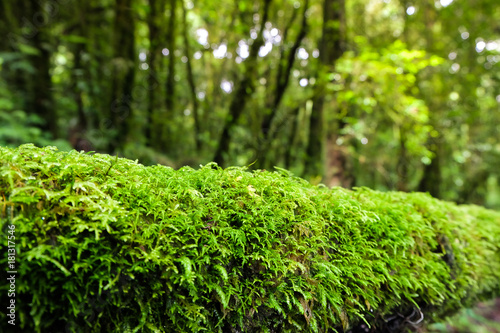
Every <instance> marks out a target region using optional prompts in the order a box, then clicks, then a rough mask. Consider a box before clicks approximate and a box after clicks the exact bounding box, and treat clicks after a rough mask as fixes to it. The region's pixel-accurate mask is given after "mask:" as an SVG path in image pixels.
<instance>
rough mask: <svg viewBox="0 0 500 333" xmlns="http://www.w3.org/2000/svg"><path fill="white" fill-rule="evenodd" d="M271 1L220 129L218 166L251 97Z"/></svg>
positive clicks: (266, 0) (227, 150) (225, 153)
mask: <svg viewBox="0 0 500 333" xmlns="http://www.w3.org/2000/svg"><path fill="white" fill-rule="evenodd" d="M270 4H271V0H264V13H263V15H262V21H261V23H260V30H259V35H258V37H257V39H256V40H255V41H254V42H253V44H252V46H251V48H250V55H249V56H248V58H247V59H246V60H245V64H246V66H245V73H244V75H243V79H242V80H241V81H240V83H239V85H238V88H237V89H236V91H235V92H234V95H233V99H232V101H231V104H230V106H229V114H228V117H227V119H226V122H225V124H224V128H223V129H222V134H221V136H220V139H219V144H218V146H217V150H216V152H215V155H214V161H215V162H216V163H217V164H219V165H220V166H225V164H226V160H227V155H228V153H229V142H230V139H231V136H230V131H231V129H232V128H233V126H234V125H235V124H236V123H237V122H238V120H239V118H240V116H241V115H242V113H243V111H244V109H245V105H246V103H247V101H248V99H249V98H250V96H252V94H253V92H254V90H255V76H256V74H257V57H258V54H259V49H260V47H261V46H262V45H263V44H264V40H263V37H262V33H263V31H264V25H265V24H266V21H267V18H268V16H269V5H270Z"/></svg>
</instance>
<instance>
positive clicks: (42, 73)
mask: <svg viewBox="0 0 500 333" xmlns="http://www.w3.org/2000/svg"><path fill="white" fill-rule="evenodd" d="M46 19H47V20H48V18H46ZM47 28H48V27H47V26H42V27H39V28H37V30H36V31H35V32H34V36H33V46H34V47H35V48H36V49H38V51H39V52H40V53H39V54H38V55H35V56H33V57H32V60H31V61H32V64H33V67H34V68H35V71H36V73H35V75H34V77H33V82H32V84H33V85H32V88H33V96H34V100H33V109H32V110H28V112H33V113H36V114H37V115H39V116H40V118H42V119H43V121H44V123H43V124H42V126H41V129H42V131H44V132H48V133H50V134H51V135H52V138H54V139H55V138H57V137H58V128H57V114H56V108H55V107H54V100H53V96H52V77H51V75H50V66H51V65H50V58H51V55H52V53H51V49H52V47H53V46H52V45H51V43H50V41H49V40H48V34H46V31H45V30H46V29H47Z"/></svg>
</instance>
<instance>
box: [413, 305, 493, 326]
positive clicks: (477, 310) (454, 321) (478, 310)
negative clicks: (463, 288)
mask: <svg viewBox="0 0 500 333" xmlns="http://www.w3.org/2000/svg"><path fill="white" fill-rule="evenodd" d="M438 332H453V333H500V298H497V299H495V300H491V301H488V302H482V303H479V304H478V305H477V306H476V307H474V308H472V309H464V310H462V311H460V312H459V313H458V314H456V315H455V316H453V317H450V318H448V320H447V321H446V322H443V323H437V324H432V325H429V326H428V327H427V328H426V329H424V330H423V331H421V333H438Z"/></svg>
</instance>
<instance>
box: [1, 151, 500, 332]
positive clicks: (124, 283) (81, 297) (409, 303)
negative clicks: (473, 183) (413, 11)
mask: <svg viewBox="0 0 500 333" xmlns="http://www.w3.org/2000/svg"><path fill="white" fill-rule="evenodd" d="M0 175H1V176H0V200H1V201H0V214H1V217H2V230H3V231H4V232H5V230H6V228H7V226H8V225H9V224H14V225H15V226H16V234H15V236H16V251H17V270H18V273H19V277H20V278H19V279H18V280H17V281H16V283H17V285H16V288H17V296H16V297H17V299H18V300H19V301H18V303H16V304H17V306H18V308H17V313H18V314H19V318H20V325H21V328H22V329H23V330H25V331H32V332H45V331H58V330H63V329H67V330H68V331H73V332H91V331H92V332H96V331H105V332H128V331H132V332H137V331H145V332H149V331H151V332H201V331H208V332H222V331H224V332H239V331H245V332H295V331H298V330H304V331H307V332H327V331H329V330H334V331H337V332H343V331H344V332H346V331H348V330H350V329H354V328H356V327H358V328H360V327H362V326H363V325H364V327H366V326H367V325H368V326H370V327H372V329H373V331H379V332H386V331H388V330H390V329H399V330H403V328H404V326H405V325H409V324H412V323H416V322H417V321H418V319H419V317H420V315H419V313H420V312H421V313H423V314H424V315H425V321H427V322H433V321H436V320H438V319H441V318H443V316H445V315H447V314H450V313H454V312H455V311H457V310H458V309H460V308H461V307H462V306H465V305H469V304H472V303H473V302H475V301H477V300H478V299H484V298H491V297H492V296H494V295H497V296H498V295H500V284H499V281H500V247H499V244H500V223H499V221H500V214H499V213H498V212H494V211H490V210H487V209H484V208H481V207H478V206H472V205H468V206H457V205H456V204H454V203H450V202H445V201H439V200H437V199H434V198H432V197H430V196H429V195H428V194H424V193H410V194H408V193H402V192H388V193H382V192H377V191H373V190H369V189H367V188H357V189H355V190H353V191H351V190H346V189H342V188H333V189H328V188H327V187H324V186H313V185H311V184H309V183H308V182H306V181H304V180H302V179H300V178H297V177H294V176H292V175H291V174H290V173H289V172H288V171H286V170H284V169H280V168H278V169H277V171H275V172H269V171H262V170H256V171H253V172H248V171H247V170H246V169H245V168H240V167H231V168H227V169H222V168H220V167H218V166H217V165H216V164H214V163H209V164H207V165H205V166H203V167H201V168H200V169H199V170H194V169H192V168H190V167H184V168H181V169H179V170H177V171H176V170H174V169H172V168H169V167H165V166H160V165H156V166H150V167H145V166H143V165H141V164H138V163H137V161H135V162H134V161H131V160H127V159H123V158H118V157H113V156H109V155H104V154H88V153H87V154H86V153H78V152H76V151H70V152H61V151H57V149H56V148H54V147H46V148H36V147H35V146H33V145H23V146H21V147H19V148H17V149H10V148H3V147H2V148H0ZM5 234H6V233H4V234H3V235H5ZM6 243H7V242H6V240H5V239H3V240H2V242H1V245H0V250H1V251H2V252H4V253H5V252H6V247H5V246H6ZM0 265H2V266H6V258H5V257H2V259H0ZM5 288H6V287H5V284H4V285H2V287H1V289H0V291H1V293H2V294H5V292H6V290H5ZM0 316H1V320H2V325H6V324H5V323H6V320H5V319H6V318H5V314H4V313H2V315H0Z"/></svg>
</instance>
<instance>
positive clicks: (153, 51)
mask: <svg viewBox="0 0 500 333" xmlns="http://www.w3.org/2000/svg"><path fill="white" fill-rule="evenodd" d="M164 9H165V1H164V0H149V14H148V18H147V21H148V29H149V61H148V65H149V74H148V79H147V80H148V86H147V89H148V106H147V124H146V133H145V137H146V142H147V144H148V145H149V146H151V147H152V146H154V144H153V143H154V142H156V141H157V136H158V133H155V129H156V127H155V125H154V124H155V122H156V117H155V109H156V93H157V91H158V86H159V82H158V77H157V69H156V68H157V67H156V65H157V56H158V53H159V52H160V41H161V39H160V32H161V29H160V22H161V18H162V17H163V11H164Z"/></svg>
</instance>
